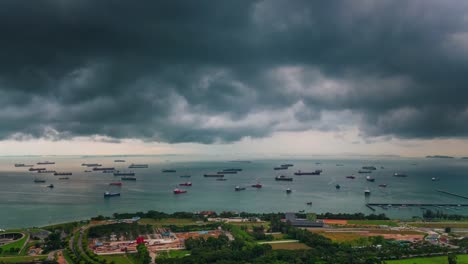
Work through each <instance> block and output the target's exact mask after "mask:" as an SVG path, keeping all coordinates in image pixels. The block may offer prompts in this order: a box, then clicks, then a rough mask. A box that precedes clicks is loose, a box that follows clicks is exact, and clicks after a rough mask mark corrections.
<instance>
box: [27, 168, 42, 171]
mask: <svg viewBox="0 0 468 264" xmlns="http://www.w3.org/2000/svg"><path fill="white" fill-rule="evenodd" d="M43 170H46V168H29V171H43Z"/></svg>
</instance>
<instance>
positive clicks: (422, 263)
mask: <svg viewBox="0 0 468 264" xmlns="http://www.w3.org/2000/svg"><path fill="white" fill-rule="evenodd" d="M386 263H388V264H447V263H448V260H447V256H443V257H433V258H413V259H401V260H387V261H386ZM457 263H458V264H466V263H468V255H458V256H457Z"/></svg>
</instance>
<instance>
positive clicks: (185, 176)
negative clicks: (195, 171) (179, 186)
mask: <svg viewBox="0 0 468 264" xmlns="http://www.w3.org/2000/svg"><path fill="white" fill-rule="evenodd" d="M179 177H180V178H190V177H192V176H191V175H180V176H179Z"/></svg>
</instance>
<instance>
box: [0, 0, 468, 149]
mask: <svg viewBox="0 0 468 264" xmlns="http://www.w3.org/2000/svg"><path fill="white" fill-rule="evenodd" d="M0 34H1V41H0V140H1V139H9V138H13V139H18V140H22V139H27V138H47V139H51V140H55V139H64V138H73V137H77V136H88V137H94V138H96V137H99V138H100V137H104V138H107V139H109V138H110V140H118V139H123V138H137V139H142V140H145V141H162V142H170V143H177V142H199V143H213V142H233V141H237V140H240V139H241V138H243V137H255V138H256V137H266V136H269V135H271V134H272V133H274V132H279V131H304V130H324V131H339V130H341V129H346V128H348V127H357V128H358V129H359V131H360V133H361V135H362V136H363V137H380V136H393V137H398V138H438V137H466V136H468V87H467V86H468V3H465V2H463V1H435V0H434V1H432V0H424V1H366V0H362V1H286V0H271V1H230V0H229V1H228V0H225V1H174V0H171V1H137V2H132V1H115V0H114V1H111V0H102V1H92V0H80V1H68V0H43V1H26V0H5V1H1V2H0Z"/></svg>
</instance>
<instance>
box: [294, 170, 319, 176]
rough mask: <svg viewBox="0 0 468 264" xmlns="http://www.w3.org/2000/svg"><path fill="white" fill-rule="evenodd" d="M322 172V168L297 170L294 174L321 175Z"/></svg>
mask: <svg viewBox="0 0 468 264" xmlns="http://www.w3.org/2000/svg"><path fill="white" fill-rule="evenodd" d="M320 173H322V170H315V171H308V172H307V171H300V170H299V171H297V172H295V173H294V175H320Z"/></svg>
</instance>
